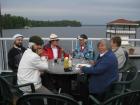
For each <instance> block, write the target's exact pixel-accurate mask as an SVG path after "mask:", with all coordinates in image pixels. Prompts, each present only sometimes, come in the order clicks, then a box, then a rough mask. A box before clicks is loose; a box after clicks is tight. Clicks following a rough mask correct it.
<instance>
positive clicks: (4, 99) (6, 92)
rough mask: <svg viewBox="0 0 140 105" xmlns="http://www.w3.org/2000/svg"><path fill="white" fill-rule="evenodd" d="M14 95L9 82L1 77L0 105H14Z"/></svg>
mask: <svg viewBox="0 0 140 105" xmlns="http://www.w3.org/2000/svg"><path fill="white" fill-rule="evenodd" d="M12 103H13V94H12V92H11V90H10V87H9V85H8V83H7V81H6V80H5V79H4V78H3V77H1V76H0V105H12Z"/></svg>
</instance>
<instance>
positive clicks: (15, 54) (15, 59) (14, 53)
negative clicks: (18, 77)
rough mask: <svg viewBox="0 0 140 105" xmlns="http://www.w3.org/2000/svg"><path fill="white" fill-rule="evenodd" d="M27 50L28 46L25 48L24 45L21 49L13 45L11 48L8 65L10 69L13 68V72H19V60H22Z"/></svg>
mask: <svg viewBox="0 0 140 105" xmlns="http://www.w3.org/2000/svg"><path fill="white" fill-rule="evenodd" d="M25 50H26V48H24V47H21V49H20V48H15V47H13V48H11V49H10V50H9V52H8V65H9V67H10V69H12V70H13V72H17V70H18V65H19V62H20V60H21V57H22V55H23V53H24V51H25Z"/></svg>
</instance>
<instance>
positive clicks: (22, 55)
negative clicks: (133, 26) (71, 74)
mask: <svg viewBox="0 0 140 105" xmlns="http://www.w3.org/2000/svg"><path fill="white" fill-rule="evenodd" d="M13 38H14V46H13V48H12V49H10V51H9V53H8V64H9V67H10V68H11V69H12V70H13V72H15V73H17V83H18V84H24V83H34V86H35V89H36V92H38V93H46V94H53V92H52V91H50V90H49V89H47V87H44V86H43V85H42V83H41V77H40V75H41V74H42V73H43V72H44V71H47V70H48V61H49V60H54V61H55V60H57V59H61V58H62V56H64V57H65V56H68V54H67V52H65V50H64V49H63V48H61V47H60V46H59V41H60V40H59V38H58V36H57V35H56V34H51V35H50V39H49V42H48V43H47V44H46V45H44V41H43V40H42V38H41V37H40V36H32V37H30V38H29V44H28V48H27V49H26V50H24V49H23V46H22V41H23V38H24V37H23V36H22V35H20V34H16V35H15V36H14V37H13ZM77 39H78V40H79V43H78V44H77V45H76V48H75V50H74V51H73V55H72V56H73V58H76V59H81V58H82V59H83V58H84V59H86V60H89V63H90V64H91V67H85V66H79V68H80V70H79V74H78V75H80V74H82V73H84V74H89V78H88V80H89V85H88V88H89V94H93V95H95V96H100V95H101V94H103V93H104V92H106V91H107V90H108V88H109V87H110V86H111V84H112V83H113V82H114V81H117V80H118V78H119V75H118V71H119V69H120V68H122V67H123V65H124V63H125V62H126V56H125V53H124V50H123V49H122V48H121V38H120V37H119V36H117V37H112V38H111V40H110V41H108V40H106V39H103V40H100V41H99V42H98V44H97V49H98V54H95V49H94V48H93V45H92V41H91V42H90V41H89V40H88V36H87V35H85V34H82V35H80V36H78V38H77ZM43 45H44V46H43ZM96 56H97V59H96ZM16 59H18V61H20V62H17V60H16ZM15 65H16V66H15ZM15 67H16V68H15ZM13 68H14V69H13ZM50 82H51V81H50ZM21 90H22V91H24V92H30V91H31V90H30V88H28V87H24V88H21Z"/></svg>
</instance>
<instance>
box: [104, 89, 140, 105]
mask: <svg viewBox="0 0 140 105" xmlns="http://www.w3.org/2000/svg"><path fill="white" fill-rule="evenodd" d="M101 105H140V91H133V92H127V93H123V94H121V95H117V96H114V97H112V98H110V99H108V100H106V101H105V102H103V103H101Z"/></svg>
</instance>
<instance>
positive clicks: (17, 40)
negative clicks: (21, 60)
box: [14, 37, 23, 47]
mask: <svg viewBox="0 0 140 105" xmlns="http://www.w3.org/2000/svg"><path fill="white" fill-rule="evenodd" d="M22 43H23V37H17V38H16V40H15V42H14V44H15V45H16V46H17V47H21V46H22Z"/></svg>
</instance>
